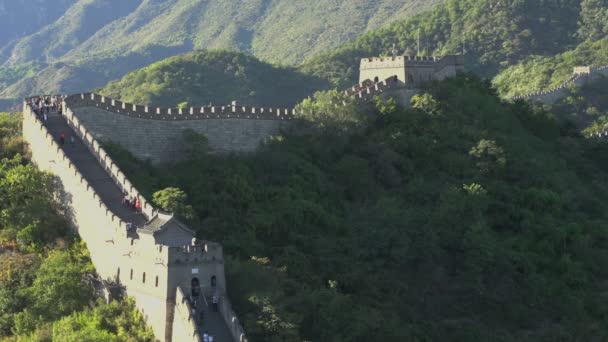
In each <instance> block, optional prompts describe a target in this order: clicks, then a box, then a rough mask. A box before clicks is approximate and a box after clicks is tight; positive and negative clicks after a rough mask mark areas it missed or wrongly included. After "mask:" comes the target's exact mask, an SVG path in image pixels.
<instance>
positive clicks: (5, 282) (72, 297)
mask: <svg viewBox="0 0 608 342" xmlns="http://www.w3.org/2000/svg"><path fill="white" fill-rule="evenodd" d="M20 121H21V117H20V115H17V114H6V113H2V114H0V340H2V341H96V342H106V341H107V342H111V341H138V342H139V341H141V342H147V341H150V342H152V341H153V339H154V336H153V334H152V333H151V331H150V330H149V329H148V328H146V327H145V325H144V322H143V317H142V315H141V314H140V313H139V312H138V311H137V310H136V309H135V306H134V304H133V303H132V302H131V301H124V302H122V301H116V302H113V303H111V304H103V303H101V302H96V301H95V296H94V288H93V284H92V282H91V280H92V278H93V276H94V274H95V269H94V267H93V265H92V264H91V261H90V259H89V256H88V252H87V250H86V246H85V245H84V244H83V243H82V242H80V241H78V238H77V237H76V236H75V235H74V233H73V232H72V231H71V230H70V229H68V223H67V220H66V219H65V218H64V217H63V215H62V212H63V209H62V208H60V207H59V206H58V204H57V202H56V198H57V197H56V196H57V194H58V191H59V188H58V184H57V183H56V181H55V179H54V177H53V176H52V175H51V174H48V173H45V172H42V171H39V170H38V169H36V167H35V166H34V165H32V164H31V163H30V162H29V161H28V159H27V153H28V150H27V146H26V144H25V143H24V141H23V139H22V138H21V127H20Z"/></svg>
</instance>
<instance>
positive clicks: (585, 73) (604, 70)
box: [511, 65, 608, 104]
mask: <svg viewBox="0 0 608 342" xmlns="http://www.w3.org/2000/svg"><path fill="white" fill-rule="evenodd" d="M602 76H603V77H608V65H605V66H601V67H575V68H574V72H573V75H572V77H570V79H568V80H567V81H565V82H563V83H562V84H560V85H558V86H557V87H554V88H551V89H547V90H543V91H540V92H536V93H529V94H526V95H521V96H515V97H512V98H511V99H512V100H532V101H539V102H543V103H547V104H553V103H555V102H557V101H558V100H559V99H562V98H564V97H566V96H568V90H569V88H570V87H573V86H577V87H580V86H582V85H584V84H586V83H589V82H591V81H592V80H594V79H597V78H598V77H602Z"/></svg>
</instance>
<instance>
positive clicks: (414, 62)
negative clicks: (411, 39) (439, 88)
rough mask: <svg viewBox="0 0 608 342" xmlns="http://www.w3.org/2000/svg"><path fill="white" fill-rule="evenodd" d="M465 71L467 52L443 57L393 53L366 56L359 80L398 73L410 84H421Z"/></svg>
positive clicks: (377, 80)
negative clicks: (391, 55)
mask: <svg viewBox="0 0 608 342" xmlns="http://www.w3.org/2000/svg"><path fill="white" fill-rule="evenodd" d="M462 71H464V56H462V55H448V56H441V57H437V56H434V57H423V56H409V55H403V56H393V57H373V58H363V59H362V60H361V66H360V76H359V82H360V83H362V82H364V81H366V80H370V81H372V82H374V83H378V82H381V81H384V80H386V79H388V78H390V77H395V78H396V79H397V80H398V81H399V82H400V83H402V84H403V85H404V86H405V87H408V88H418V87H420V86H423V85H424V84H425V83H428V82H430V81H440V80H443V79H445V78H448V77H453V76H456V74H457V73H459V72H462Z"/></svg>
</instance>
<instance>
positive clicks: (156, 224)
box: [137, 212, 196, 241]
mask: <svg viewBox="0 0 608 342" xmlns="http://www.w3.org/2000/svg"><path fill="white" fill-rule="evenodd" d="M165 232H167V233H171V235H172V234H174V233H179V235H182V236H184V235H188V236H190V237H191V238H194V236H195V235H196V233H195V232H194V231H192V230H191V229H189V228H188V227H187V226H186V225H185V224H183V223H181V222H180V221H179V220H178V219H176V218H175V216H173V215H172V214H165V213H160V212H159V213H158V214H156V216H154V217H153V218H152V219H151V220H150V221H148V223H146V224H145V225H144V226H143V228H139V229H137V233H139V234H147V235H152V236H153V237H154V238H155V240H157V241H158V240H162V239H161V236H163V235H166V234H164V233H165Z"/></svg>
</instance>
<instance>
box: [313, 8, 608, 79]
mask: <svg viewBox="0 0 608 342" xmlns="http://www.w3.org/2000/svg"><path fill="white" fill-rule="evenodd" d="M591 1H599V0H563V1H555V0H519V1H496V0H467V1H464V0H446V1H443V2H442V3H441V4H439V5H437V6H435V7H434V8H433V9H432V10H431V11H430V12H425V13H421V14H418V15H416V16H413V17H411V18H408V19H405V20H401V21H398V22H395V23H393V24H391V25H389V26H388V27H386V28H380V29H377V30H374V31H371V32H368V33H365V34H363V35H362V36H360V37H359V38H357V39H356V40H355V41H353V42H350V43H347V44H345V45H343V46H342V47H340V48H338V49H337V50H335V51H332V52H329V53H326V54H321V55H318V56H316V57H315V58H313V59H310V60H309V61H308V62H307V63H306V64H305V65H304V67H303V70H304V71H306V72H309V73H312V74H315V75H317V76H319V77H323V78H330V79H332V81H333V82H334V83H335V84H336V85H341V86H345V85H348V84H351V83H352V82H353V81H355V80H356V79H357V74H358V63H359V60H360V58H363V57H366V56H376V55H383V54H384V55H387V54H389V53H390V51H391V50H392V46H393V44H396V46H397V48H398V49H400V51H404V50H406V49H408V48H409V49H411V50H413V51H415V50H416V49H417V44H418V33H420V35H419V36H420V48H421V54H423V55H426V54H438V55H442V54H459V53H462V52H463V49H464V50H465V51H466V56H467V57H466V60H467V64H468V65H467V68H468V69H469V70H470V71H473V72H475V73H477V74H479V75H481V76H484V77H493V76H494V75H496V74H497V73H498V72H499V71H501V70H504V69H505V68H507V67H509V66H511V65H515V64H517V63H518V62H520V61H521V60H522V59H524V58H526V57H528V56H530V55H541V56H553V55H555V54H557V53H561V52H563V51H567V50H568V49H571V48H574V47H575V46H576V45H577V44H578V43H580V42H581V41H582V40H584V38H583V37H581V36H580V35H579V34H578V30H579V21H581V18H582V17H581V5H582V4H584V3H585V2H591ZM601 1H604V0H601Z"/></svg>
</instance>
